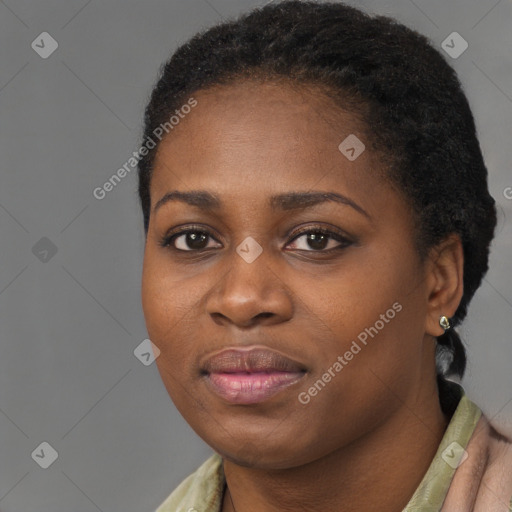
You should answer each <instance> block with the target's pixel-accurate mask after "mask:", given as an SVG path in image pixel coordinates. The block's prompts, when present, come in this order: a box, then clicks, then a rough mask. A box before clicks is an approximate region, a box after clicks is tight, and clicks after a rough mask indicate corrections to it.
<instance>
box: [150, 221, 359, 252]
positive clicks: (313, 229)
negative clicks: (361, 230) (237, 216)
mask: <svg viewBox="0 0 512 512" xmlns="http://www.w3.org/2000/svg"><path fill="white" fill-rule="evenodd" d="M189 233H201V234H204V235H206V236H207V237H208V238H209V239H210V238H211V239H213V240H215V241H217V240H216V239H215V237H214V236H213V235H212V233H211V232H210V231H208V230H207V229H205V228H204V227H202V226H195V225H191V226H186V227H185V228H183V229H181V230H179V231H176V232H174V233H170V234H167V235H165V236H164V237H163V238H162V239H161V240H160V241H159V242H158V245H159V246H160V247H163V248H167V249H170V250H172V251H175V252H179V253H191V254H197V253H200V252H202V251H211V250H212V249H197V250H195V249H190V250H188V251H186V250H184V249H177V248H176V247H174V245H173V243H174V241H175V240H176V238H178V237H180V236H183V235H187V234H189ZM309 233H320V234H323V235H327V236H329V238H331V239H333V240H335V241H336V242H339V243H340V245H339V246H337V247H333V248H331V249H327V250H323V249H320V250H314V249H311V250H305V249H295V250H297V251H302V252H313V253H320V254H331V253H332V252H335V251H338V250H340V249H344V248H345V247H348V246H349V245H352V243H353V242H352V241H351V240H349V239H348V238H347V237H345V236H343V235H341V234H339V233H336V232H334V231H330V230H328V229H326V228H324V227H322V226H307V227H305V228H302V229H299V230H297V231H296V232H295V233H293V235H292V238H291V239H290V240H289V242H288V243H287V245H288V244H290V243H292V242H294V241H295V240H297V239H298V238H299V237H300V236H302V235H305V234H309Z"/></svg>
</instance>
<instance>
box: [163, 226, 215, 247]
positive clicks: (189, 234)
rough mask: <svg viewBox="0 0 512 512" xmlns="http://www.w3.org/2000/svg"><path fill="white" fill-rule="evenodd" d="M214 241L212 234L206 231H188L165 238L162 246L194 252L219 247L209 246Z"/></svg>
mask: <svg viewBox="0 0 512 512" xmlns="http://www.w3.org/2000/svg"><path fill="white" fill-rule="evenodd" d="M214 240H215V239H214V238H213V237H212V236H211V234H210V233H208V232H206V231H199V230H187V231H180V232H179V233H174V234H173V235H170V236H166V237H164V238H163V240H162V241H161V242H160V245H161V246H162V247H169V246H171V249H176V250H177V251H184V252H193V251H201V250H204V249H213V248H216V247H218V246H217V245H214V246H213V247H212V246H210V247H209V246H208V242H209V241H210V242H212V241H214ZM218 245H220V244H218Z"/></svg>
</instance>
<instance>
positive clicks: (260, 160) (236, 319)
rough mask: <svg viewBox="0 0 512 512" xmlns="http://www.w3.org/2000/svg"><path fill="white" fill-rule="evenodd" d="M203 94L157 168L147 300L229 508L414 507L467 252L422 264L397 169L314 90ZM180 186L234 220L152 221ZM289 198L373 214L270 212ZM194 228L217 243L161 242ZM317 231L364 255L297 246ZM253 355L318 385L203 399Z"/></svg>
mask: <svg viewBox="0 0 512 512" xmlns="http://www.w3.org/2000/svg"><path fill="white" fill-rule="evenodd" d="M194 97H195V98H196V99H197V101H198V105H197V107H195V109H194V110H193V111H192V112H191V113H190V114H189V115H187V116H186V118H185V119H183V120H182V121H181V122H180V124H179V125H178V126H177V127H176V128H175V129H174V130H173V131H172V132H171V133H170V134H169V135H168V136H166V138H164V139H163V141H162V142H161V144H160V146H159V148H158V152H157V155H156V159H155V166H154V174H153V177H152V181H151V189H150V194H151V208H152V210H151V217H150V223H149V228H148V233H147V240H146V246H145V254H144V266H143V276H142V304H143V310H144V315H145V319H146V326H147V329H148V333H149V336H150V338H151V340H152V341H153V343H155V344H156V345H157V346H158V347H159V348H160V350H161V355H160V357H159V358H158V359H157V364H158V369H159V372H160V374H161V377H162V379H163V382H164V384H165V386H166V388H167V391H168V393H169V395H170V396H171V398H172V400H173V401H174V403H175V405H176V407H177V408H178V409H179V411H180V412H181V414H182V415H183V416H184V418H185V420H186V421H187V422H188V423H189V424H190V425H191V427H192V428H193V429H194V430H195V431H196V432H197V434H198V435H199V436H201V437H202V438H203V439H204V440H205V441H206V442H207V443H208V444H209V445H210V446H211V447H212V448H213V449H214V450H215V451H216V452H217V453H219V454H220V455H221V456H222V457H223V460H224V471H225V475H226V479H227V484H228V487H229V491H228V492H226V493H225V495H224V500H223V508H222V510H223V511H224V512H225V511H232V510H235V509H234V508H233V506H232V502H233V503H234V505H235V506H236V511H237V512H244V511H251V510H258V511H268V512H271V511H272V512H273V511H281V512H282V511H297V510H328V509H330V510H342V509H343V510H344V511H345V512H350V511H356V510H358V511H359V510H377V509H378V510H380V511H390V512H391V511H396V510H401V509H402V508H403V507H404V506H405V505H406V504H407V502H408V501H409V499H410V498H411V496H412V494H413V492H414V491H415V489H416V487H417V486H418V485H419V483H420V481H421V479H422V477H423V475H424V474H425V472H426V470H427V469H428V466H429V465H430V462H431V460H432V458H433V456H434V455H435V452H436V450H437V447H438V444H439V442H440V440H441V438H442V436H443V433H444V431H445V429H446V426H447V422H448V420H449V418H446V417H445V416H444V415H443V413H442V411H441V408H440V404H439V399H438V391H437V386H436V380H435V363H434V361H435V357H434V354H435V340H434V336H439V335H440V334H442V332H443V329H442V328H441V327H440V326H439V317H440V316H441V315H446V316H448V317H450V316H452V315H453V314H454V312H455V310H456V309H457V306H458V304H459V302H460V299H461V296H462V266H463V254H462V247H461V243H460V240H459V239H458V238H457V237H455V236H451V237H448V238H447V239H446V240H445V241H443V242H442V243H441V244H439V246H437V247H435V248H433V249H432V251H431V253H430V254H429V257H428V258H427V259H425V260H423V261H422V260H421V259H420V257H419V255H418V253H417V251H416V249H415V245H414V223H413V217H412V215H411V211H410V206H409V203H408V201H407V198H405V197H403V196H402V195H401V194H400V193H399V192H398V191H397V190H395V189H394V188H392V187H391V186H390V185H389V184H388V183H386V182H385V181H384V180H383V179H382V178H381V177H380V175H381V173H382V171H383V169H384V168H383V163H382V162H383V159H382V158H381V157H380V156H379V155H378V153H376V152H375V151H373V150H372V146H371V143H370V141H369V140H367V137H366V135H365V129H364V128H365V127H364V125H362V124H361V122H360V121H359V120H358V118H357V117H356V116H354V115H352V114H351V113H349V112H345V111H343V110H341V109H339V108H337V107H336V106H335V105H334V103H333V102H332V100H330V99H328V98H327V97H325V96H324V95H322V94H321V93H320V91H318V90H315V89H314V88H313V87H306V86H302V87H297V86H295V87H292V86H290V85H289V84H287V83H285V82H283V81H280V82H266V83H256V82H252V81H241V82H236V83H232V84H230V85H224V86H217V87H214V88H210V89H208V90H202V91H199V92H197V93H195V94H194ZM349 134H356V135H357V136H358V138H359V139H361V140H362V141H363V142H365V145H366V150H365V151H364V152H363V153H362V154H361V155H360V156H359V157H358V158H357V159H356V160H354V161H349V160H348V159H347V158H345V156H343V155H342V154H341V152H340V151H339V149H338V145H339V144H340V142H341V141H342V140H344V139H345V138H346V137H347V136H348V135H349ZM173 190H179V191H191V190H206V191H209V192H211V193H212V194H214V195H215V196H217V197H218V198H219V200H220V201H221V206H220V207H219V208H218V209H214V210H203V209H201V208H200V207H198V206H192V205H189V204H186V203H185V202H182V201H170V202H168V203H166V204H165V205H163V206H161V207H160V208H159V209H158V210H157V211H156V212H154V211H153V209H154V207H155V205H156V203H157V202H158V201H159V200H160V199H161V198H162V197H163V196H164V195H165V194H166V193H167V192H170V191H173ZM292 191H293V192H311V191H321V192H334V193H337V194H342V195H344V196H347V197H348V198H350V200H351V201H353V202H354V203H356V204H357V205H358V206H359V207H360V208H362V209H364V211H365V212H366V214H367V215H365V214H362V213H361V212H359V211H357V209H355V208H352V207H351V206H348V205H346V204H339V203H337V202H333V201H326V202H322V203H320V204H316V205H314V206H308V207H303V208H299V209H290V210H279V209H277V210H274V209H272V208H271V207H270V206H269V198H270V196H273V195H276V194H283V193H288V192H292ZM190 224H198V225H199V227H200V228H201V229H203V230H206V231H209V232H210V233H211V235H212V237H213V238H210V239H207V241H206V242H205V244H204V247H205V248H203V249H202V250H201V249H200V250H197V249H196V250H195V252H191V251H190V246H189V245H188V246H187V244H186V239H185V236H182V237H181V238H179V239H178V240H175V244H177V247H179V248H182V249H187V248H189V251H188V252H187V251H186V250H183V251H179V250H178V249H174V250H173V245H172V244H170V245H169V246H168V247H162V246H160V245H159V241H160V240H161V239H162V238H164V237H165V235H166V233H168V232H169V230H171V229H173V228H178V227H180V229H187V225H190ZM319 226H320V227H324V228H326V229H328V230H330V231H332V232H334V233H338V232H339V233H341V234H343V233H345V236H346V238H348V239H349V240H350V243H349V244H347V245H345V246H340V242H338V241H336V240H335V239H328V242H327V245H326V246H325V249H318V245H317V246H315V245H313V246H311V244H310V243H308V241H307V235H304V234H301V235H300V236H299V238H297V237H296V232H297V229H298V228H302V227H311V229H310V231H313V232H314V231H315V228H316V229H318V227H319ZM195 231H196V232H197V231H198V229H197V228H196V229H195ZM248 236H251V237H252V238H254V239H255V240H256V241H257V242H258V244H259V245H260V246H261V247H262V250H263V252H262V253H261V255H260V256H259V257H258V258H257V259H256V260H255V261H254V262H252V263H247V262H246V261H245V260H244V259H242V258H241V257H240V256H239V255H238V253H237V252H236V247H237V246H238V245H239V244H240V243H241V242H242V241H243V240H244V239H245V238H246V237H248ZM195 247H197V246H195ZM335 247H338V249H334V248H335ZM339 247H341V248H339ZM193 248H194V247H192V249H193ZM331 248H333V250H332V251H331V252H330V253H325V252H321V251H326V250H328V249H331ZM397 302H398V303H399V304H400V305H401V306H402V310H401V311H400V312H399V313H397V314H396V316H395V317H394V318H393V319H392V320H390V321H389V322H388V323H386V324H385V326H384V328H382V329H381V330H380V331H379V332H378V334H377V335H376V336H374V337H373V338H369V339H368V343H367V345H366V346H363V348H362V349H361V351H360V352H359V353H357V355H355V356H354V357H353V359H352V360H351V361H349V362H348V364H346V366H344V368H343V370H342V371H341V372H339V373H337V374H336V377H334V378H333V379H332V380H331V381H330V382H329V383H328V384H327V385H326V386H325V388H324V389H322V390H321V391H320V392H318V394H317V395H316V396H314V397H312V398H311V400H310V402H309V403H308V404H306V405H304V404H301V403H300V402H299V400H298V395H299V393H300V392H303V391H307V390H308V389H309V388H310V387H311V386H312V385H313V384H314V383H315V382H316V381H317V380H318V379H319V378H321V377H322V374H323V373H324V372H325V371H326V370H327V369H328V368H330V367H332V366H333V364H334V363H335V362H336V360H337V358H338V356H340V355H343V354H344V353H345V352H346V351H347V350H349V348H350V346H351V343H352V341H353V340H356V339H357V336H358V334H360V333H361V332H362V331H364V329H365V328H368V327H370V326H374V325H375V323H376V321H377V320H379V319H380V318H381V317H380V315H382V314H385V313H386V311H387V310H389V309H390V308H391V307H392V305H393V304H394V303H397ZM248 346H262V347H266V348H271V349H274V350H276V351H278V352H280V353H282V354H283V355H285V356H287V357H290V358H292V359H294V360H296V361H298V362H300V363H301V364H302V365H303V366H304V367H305V368H306V369H307V371H306V373H305V375H304V377H303V378H302V379H301V380H300V381H298V382H297V383H295V384H293V385H291V386H289V387H287V388H286V389H284V390H282V391H281V392H280V393H278V394H277V395H274V396H273V397H272V398H270V399H269V400H267V401H264V402H262V403H258V404H253V405H235V404H231V403H228V402H226V401H224V400H223V399H221V398H220V397H219V396H218V395H216V394H214V393H212V392H211V391H210V390H209V388H208V387H207V386H206V383H205V379H204V376H202V375H201V373H200V370H199V367H200V362H201V361H203V360H204V358H205V357H206V356H207V355H208V354H212V353H213V352H216V351H219V350H220V349H223V348H227V347H248ZM362 489H364V490H365V492H362ZM366 491H368V492H366Z"/></svg>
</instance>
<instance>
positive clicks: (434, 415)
mask: <svg viewBox="0 0 512 512" xmlns="http://www.w3.org/2000/svg"><path fill="white" fill-rule="evenodd" d="M448 421H449V419H448V418H446V417H445V416H444V415H443V413H442V411H441V407H440V404H439V398H438V394H437V387H435V384H434V389H432V390H431V391H430V392H427V393H426V397H422V398H421V399H419V398H418V400H417V401H416V402H415V403H414V404H407V405H405V404H403V407H401V408H400V409H399V410H398V411H397V413H396V414H395V415H394V416H393V417H392V418H390V419H389V421H387V422H386V423H385V424H383V425H382V426H380V427H379V428H377V429H375V430H373V431H371V432H369V433H367V434H365V435H364V436H362V437H361V438H359V439H357V440H356V441H354V442H352V443H350V444H349V445H348V446H344V447H342V448H340V449H339V450H337V451H335V452H332V453H330V454H329V455H327V456H325V457H322V458H320V459H317V460H315V461H313V462H310V463H308V464H306V465H302V466H298V467H293V468H289V469H284V470H273V471H269V470H261V469H257V468H250V467H242V466H239V465H237V464H235V463H234V462H231V461H229V460H227V459H224V473H225V476H226V483H227V490H226V493H225V496H224V501H223V507H222V511H223V512H247V511H251V510H258V511H262V512H278V511H279V512H288V511H290V512H291V511H297V510H324V509H325V510H329V509H331V510H343V511H344V512H355V511H360V510H379V511H380V512H388V511H389V512H394V511H396V510H402V509H403V508H404V507H405V506H406V505H407V503H408V501H409V500H410V498H411V497H412V495H413V493H414V491H415V490H416V488H417V487H418V485H419V484H420V482H421V480H422V478H423V476H424V474H425V473H426V471H427V469H428V467H429V465H430V463H431V462H432V459H433V457H434V455H435V453H436V451H437V448H438V446H439V443H440V442H441V439H442V437H443V435H444V432H445V430H446V426H447V424H448ZM362 490H364V492H361V491H362Z"/></svg>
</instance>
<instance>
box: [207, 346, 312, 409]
mask: <svg viewBox="0 0 512 512" xmlns="http://www.w3.org/2000/svg"><path fill="white" fill-rule="evenodd" d="M201 373H202V375H203V376H204V377H205V379H206V383H207V385H208V387H209V388H210V390H211V391H213V392H214V393H215V394H217V395H218V396H220V397H221V398H223V399H224V400H226V401H227V402H230V403H233V404H256V403H260V402H263V401H265V400H268V399H270V398H271V397H272V396H274V395H276V394H277V393H279V392H281V391H282V390H284V389H286V388H288V387H289V386H291V385H293V384H295V383H296V382H298V381H299V380H300V379H302V378H303V377H304V375H305V374H306V368H305V367H304V366H303V365H301V364H300V363H298V362H296V361H294V360H292V359H290V358H287V357H285V356H283V355H282V354H279V353H278V352H275V351H273V350H268V349H262V348H252V349H249V350H247V349H245V350H243V349H239V348H237V349H228V350H223V351H222V352H220V353H217V354H215V355H214V356H213V357H210V358H209V359H207V360H206V362H205V363H204V365H203V366H202V367H201Z"/></svg>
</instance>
